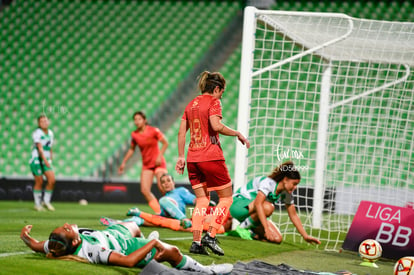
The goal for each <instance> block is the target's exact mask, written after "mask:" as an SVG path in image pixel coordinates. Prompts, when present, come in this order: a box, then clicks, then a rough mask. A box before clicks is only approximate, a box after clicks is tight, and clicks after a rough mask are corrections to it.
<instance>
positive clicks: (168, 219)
mask: <svg viewBox="0 0 414 275" xmlns="http://www.w3.org/2000/svg"><path fill="white" fill-rule="evenodd" d="M160 180H161V186H162V188H163V190H164V192H165V196H163V197H162V198H160V200H159V202H160V206H161V215H152V214H149V213H146V212H143V211H140V210H139V209H138V208H137V207H134V208H131V209H129V210H128V212H127V216H133V217H132V218H130V219H125V220H123V221H135V222H137V223H138V225H139V226H141V225H144V226H160V227H165V228H170V229H172V230H176V231H191V229H190V228H191V225H192V224H191V220H190V219H188V218H187V217H186V215H185V211H186V209H185V208H186V206H187V205H194V204H195V199H196V197H195V196H194V194H192V193H191V192H190V191H189V190H188V189H187V188H185V187H178V188H175V182H174V179H173V177H172V176H171V175H170V174H164V175H162V176H161V178H160ZM214 210H215V208H214V207H212V206H209V207H208V208H207V209H206V217H205V223H204V231H207V230H208V227H209V224H210V222H211V214H212V213H214ZM140 219H141V222H140ZM226 221H227V223H226V224H225V227H226V228H227V229H228V228H230V227H231V219H228V217H227V220H226ZM100 222H101V224H103V225H107V226H108V225H112V224H116V223H119V222H121V221H119V220H114V219H111V218H108V217H101V219H100ZM225 227H224V226H221V227H220V228H219V230H218V233H219V234H222V233H224V232H225Z"/></svg>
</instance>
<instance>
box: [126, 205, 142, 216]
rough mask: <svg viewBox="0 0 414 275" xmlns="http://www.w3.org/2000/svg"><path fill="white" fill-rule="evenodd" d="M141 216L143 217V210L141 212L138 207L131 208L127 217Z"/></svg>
mask: <svg viewBox="0 0 414 275" xmlns="http://www.w3.org/2000/svg"><path fill="white" fill-rule="evenodd" d="M139 215H141V210H139V209H138V207H133V208H130V209H129V210H128V212H127V216H136V217H139Z"/></svg>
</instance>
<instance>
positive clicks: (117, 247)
mask: <svg viewBox="0 0 414 275" xmlns="http://www.w3.org/2000/svg"><path fill="white" fill-rule="evenodd" d="M31 229H32V225H26V226H25V227H23V229H22V232H21V235H20V238H21V239H22V240H23V241H24V243H25V244H26V245H27V246H28V247H30V248H31V249H32V250H33V251H35V252H41V253H45V254H46V256H47V257H48V258H51V259H62V260H74V261H80V262H89V263H94V264H107V265H117V266H125V267H139V268H142V267H144V266H145V265H147V264H148V263H149V262H150V261H151V260H152V259H154V260H156V261H157V262H168V263H170V264H171V265H172V266H173V267H175V268H176V269H180V270H190V271H197V272H203V273H206V274H224V273H230V272H231V270H232V268H233V266H232V265H231V264H220V265H211V266H204V265H202V264H200V263H198V262H197V261H195V260H194V259H192V258H191V257H189V256H186V255H183V254H181V252H180V250H179V249H178V248H177V247H175V246H172V245H169V244H166V243H164V242H161V241H159V240H158V239H144V238H141V237H140V236H141V231H140V229H139V227H138V226H137V225H136V224H135V223H134V222H125V223H121V224H116V225H113V226H109V227H108V228H107V229H105V230H91V229H88V230H79V229H78V226H77V225H76V224H68V223H65V224H64V225H63V226H60V227H57V228H56V229H55V230H53V231H52V233H51V234H50V236H49V240H46V241H37V240H35V239H34V238H32V237H31V236H30V231H31Z"/></svg>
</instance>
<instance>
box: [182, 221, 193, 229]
mask: <svg viewBox="0 0 414 275" xmlns="http://www.w3.org/2000/svg"><path fill="white" fill-rule="evenodd" d="M192 225H193V224H192V223H191V220H190V219H182V220H180V226H181V227H182V228H184V229H187V228H190V227H191V226H192Z"/></svg>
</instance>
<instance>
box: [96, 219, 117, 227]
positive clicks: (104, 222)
mask: <svg viewBox="0 0 414 275" xmlns="http://www.w3.org/2000/svg"><path fill="white" fill-rule="evenodd" d="M99 222H100V223H101V224H102V225H105V226H111V225H113V224H117V223H119V222H120V221H117V220H114V219H111V218H108V217H101V218H100V219H99Z"/></svg>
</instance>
